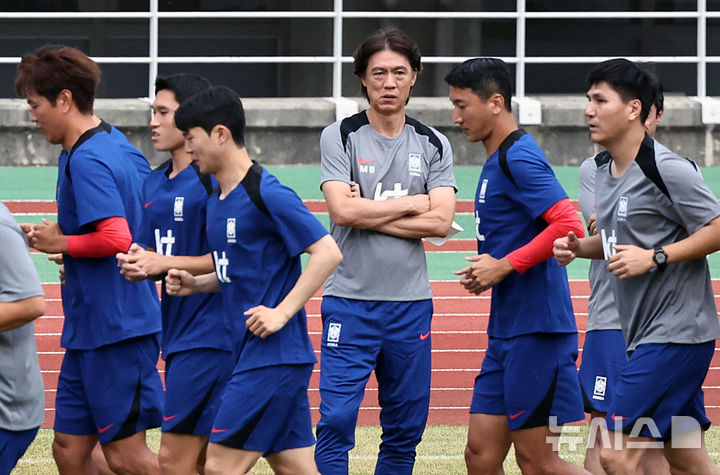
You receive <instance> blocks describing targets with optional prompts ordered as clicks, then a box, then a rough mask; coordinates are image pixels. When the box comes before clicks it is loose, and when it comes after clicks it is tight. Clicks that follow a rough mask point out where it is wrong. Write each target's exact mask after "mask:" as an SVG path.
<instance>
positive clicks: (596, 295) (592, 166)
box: [578, 152, 621, 331]
mask: <svg viewBox="0 0 720 475" xmlns="http://www.w3.org/2000/svg"><path fill="white" fill-rule="evenodd" d="M609 159H610V154H608V153H607V152H603V153H601V154H599V155H598V156H597V157H590V158H588V159H586V160H585V161H584V162H582V164H581V165H580V174H579V178H578V180H579V182H580V190H579V192H578V201H579V202H580V211H582V214H583V217H584V218H585V222H587V221H588V220H589V219H590V216H592V215H593V214H595V213H596V212H597V209H596V206H595V171H596V170H597V162H600V163H602V162H603V160H604V161H607V160H609ZM607 265H608V263H607V262H606V261H604V260H600V259H593V260H592V261H591V262H590V272H589V275H588V278H589V279H590V300H589V302H588V320H587V331H594V330H620V328H621V327H620V316H619V315H618V311H617V306H616V305H615V297H614V296H613V293H612V287H611V285H610V281H611V279H614V278H615V277H614V276H613V275H612V274H611V273H610V272H608V270H607Z"/></svg>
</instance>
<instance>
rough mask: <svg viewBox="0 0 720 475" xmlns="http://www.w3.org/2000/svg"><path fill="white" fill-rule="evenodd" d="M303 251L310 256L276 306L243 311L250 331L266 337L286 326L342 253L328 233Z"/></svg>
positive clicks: (320, 283)
mask: <svg viewBox="0 0 720 475" xmlns="http://www.w3.org/2000/svg"><path fill="white" fill-rule="evenodd" d="M305 252H307V253H308V254H310V259H309V260H308V263H307V265H306V266H305V269H304V270H303V272H302V273H301V274H300V277H299V278H298V280H297V282H296V283H295V285H294V286H293V288H292V290H290V292H289V293H288V294H287V295H286V296H285V298H284V299H283V300H282V302H280V303H279V304H278V306H277V307H275V308H268V307H266V306H264V305H258V306H257V307H253V308H250V309H248V310H247V311H246V312H245V315H246V316H248V317H249V318H248V319H247V322H246V323H245V325H246V326H247V328H248V330H250V331H251V332H252V333H253V334H255V335H257V336H259V337H260V338H266V337H267V336H268V335H272V334H273V333H275V332H276V331H278V330H280V329H281V328H282V327H283V326H285V324H286V323H287V322H288V321H289V320H290V319H291V318H292V317H293V316H294V315H295V314H297V313H298V311H300V309H301V308H302V307H303V305H305V304H306V303H307V301H308V300H310V297H312V296H313V294H315V292H317V290H318V289H319V288H320V287H321V286H322V284H323V283H324V282H325V280H326V279H327V278H328V276H329V275H330V274H331V273H332V271H333V270H335V268H336V267H337V265H338V264H340V261H341V260H342V253H341V252H340V249H339V248H338V246H337V244H336V243H335V240H334V239H333V238H332V236H330V235H329V234H328V235H325V236H324V237H322V238H320V239H318V240H317V241H315V242H314V243H313V244H312V245H311V246H310V247H308V248H307V249H305Z"/></svg>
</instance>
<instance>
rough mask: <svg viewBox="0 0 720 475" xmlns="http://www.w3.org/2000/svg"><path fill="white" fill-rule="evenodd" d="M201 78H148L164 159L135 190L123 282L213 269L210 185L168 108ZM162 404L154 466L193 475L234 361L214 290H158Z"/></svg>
mask: <svg viewBox="0 0 720 475" xmlns="http://www.w3.org/2000/svg"><path fill="white" fill-rule="evenodd" d="M209 87H210V83H209V82H208V81H207V80H206V79H205V78H203V77H201V76H196V75H193V74H175V75H171V76H167V77H158V78H157V79H156V80H155V100H154V101H153V104H152V111H153V118H152V120H151V121H150V129H151V130H152V136H151V138H152V140H153V144H154V146H155V149H156V150H159V151H168V152H170V155H171V158H170V159H169V160H167V161H166V162H165V163H163V164H162V165H160V166H159V167H157V168H156V169H155V170H154V171H153V172H152V173H151V174H150V175H148V177H147V178H145V183H144V186H143V196H144V199H143V202H144V209H143V214H144V231H145V232H144V236H142V237H139V240H141V241H144V242H145V243H146V244H147V249H145V248H143V247H142V246H140V245H138V244H137V243H135V244H133V245H132V246H131V247H130V251H129V252H128V253H126V254H118V256H117V258H118V262H119V263H120V265H121V267H122V272H123V274H124V275H125V277H126V278H128V279H131V280H135V281H137V280H143V279H146V278H149V279H152V280H157V279H158V278H160V276H162V275H164V274H165V273H167V271H168V270H169V269H171V268H176V269H184V270H187V271H188V272H190V273H192V274H204V273H207V272H212V271H213V263H212V256H211V255H210V253H209V247H208V243H207V236H206V233H205V212H206V206H207V200H208V196H209V195H210V193H211V192H212V189H213V184H215V185H216V184H217V183H216V182H211V179H210V176H209V175H205V174H203V173H201V172H200V171H199V170H198V167H197V164H196V163H193V162H192V160H191V158H190V154H189V153H187V152H186V151H185V139H184V137H183V134H182V131H180V129H178V128H177V127H176V126H175V122H174V117H175V111H176V110H177V108H178V107H179V106H180V104H181V103H182V102H184V101H185V100H187V99H188V98H189V97H190V96H192V95H193V94H195V93H197V92H200V91H202V90H205V89H208V88H209ZM161 311H162V322H163V341H162V355H163V358H165V360H166V364H165V405H164V409H163V412H164V414H163V423H162V438H161V442H160V453H159V457H160V469H161V472H162V473H167V474H178V475H179V474H195V473H196V472H197V466H198V464H199V466H200V467H202V465H203V464H204V460H205V457H204V452H205V451H204V449H205V446H206V443H207V440H208V436H209V435H210V430H211V429H212V423H213V420H214V419H215V413H216V412H217V408H218V406H219V404H220V395H221V394H222V390H223V388H224V387H225V383H226V381H227V379H228V378H229V377H230V373H231V371H232V367H233V365H234V362H235V360H234V359H233V354H232V347H233V345H232V338H231V335H230V325H229V322H227V321H226V319H225V318H224V312H223V309H222V301H221V299H220V295H219V294H217V293H211V294H196V295H191V296H188V297H174V296H171V295H168V294H167V289H166V288H165V285H164V282H163V289H162V303H161Z"/></svg>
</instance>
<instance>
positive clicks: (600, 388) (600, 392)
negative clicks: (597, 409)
mask: <svg viewBox="0 0 720 475" xmlns="http://www.w3.org/2000/svg"><path fill="white" fill-rule="evenodd" d="M606 390H607V377H605V376H595V387H594V388H593V396H592V397H593V399H597V400H599V401H604V400H605V391H606Z"/></svg>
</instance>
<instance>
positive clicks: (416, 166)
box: [408, 153, 422, 176]
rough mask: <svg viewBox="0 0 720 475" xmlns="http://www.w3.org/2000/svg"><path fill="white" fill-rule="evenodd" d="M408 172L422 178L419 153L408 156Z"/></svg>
mask: <svg viewBox="0 0 720 475" xmlns="http://www.w3.org/2000/svg"><path fill="white" fill-rule="evenodd" d="M408 172H410V174H411V175H413V176H420V174H421V173H422V162H421V160H420V154H419V153H410V154H408Z"/></svg>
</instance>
